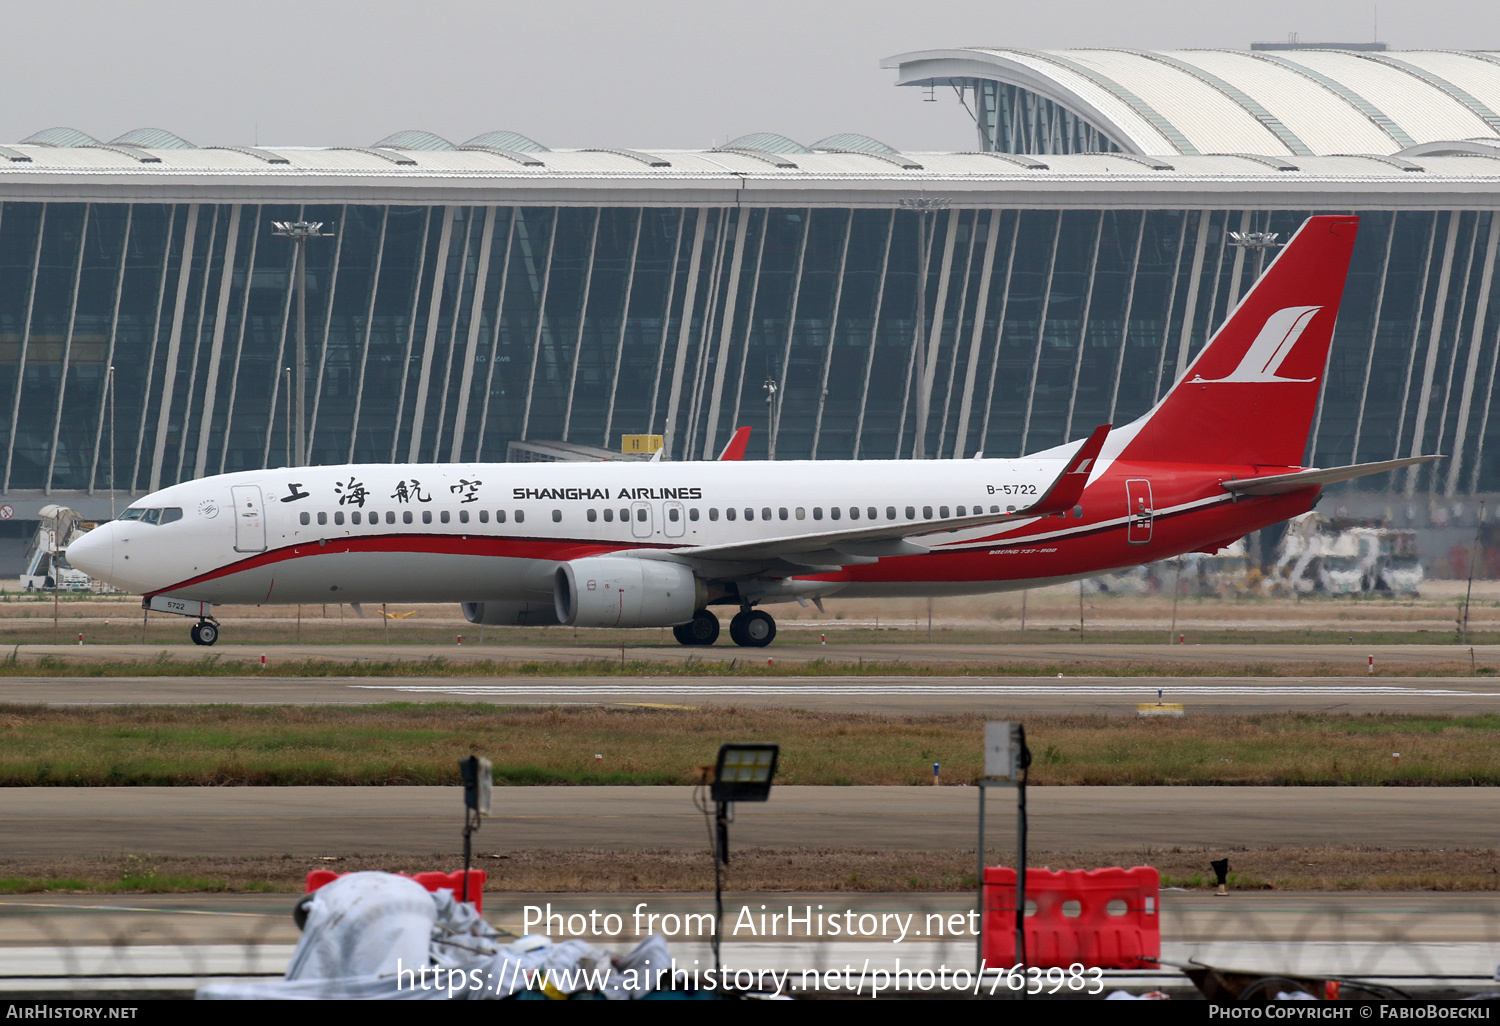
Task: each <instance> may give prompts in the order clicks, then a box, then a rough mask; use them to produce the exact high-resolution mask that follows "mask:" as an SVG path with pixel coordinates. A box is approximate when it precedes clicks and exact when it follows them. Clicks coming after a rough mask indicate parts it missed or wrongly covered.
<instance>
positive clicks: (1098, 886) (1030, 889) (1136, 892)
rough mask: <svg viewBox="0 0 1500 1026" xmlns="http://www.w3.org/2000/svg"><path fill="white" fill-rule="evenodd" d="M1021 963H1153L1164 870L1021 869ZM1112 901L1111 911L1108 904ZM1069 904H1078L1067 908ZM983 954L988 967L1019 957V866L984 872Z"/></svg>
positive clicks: (1157, 954) (1151, 965) (1046, 965)
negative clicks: (1024, 904) (1030, 906)
mask: <svg viewBox="0 0 1500 1026" xmlns="http://www.w3.org/2000/svg"><path fill="white" fill-rule="evenodd" d="M1026 898H1027V900H1028V901H1031V902H1034V903H1035V904H1036V911H1035V912H1034V913H1033V914H1029V915H1027V917H1026V964H1027V965H1034V966H1038V967H1040V968H1050V967H1052V966H1058V967H1061V968H1064V969H1066V968H1067V967H1068V966H1070V965H1072V964H1073V963H1075V962H1081V963H1082V964H1083V965H1085V966H1088V967H1090V968H1093V967H1096V966H1097V967H1098V968H1100V969H1154V968H1156V959H1158V958H1160V957H1161V875H1160V874H1159V873H1157V871H1156V870H1155V869H1153V868H1151V867H1150V866H1136V867H1135V868H1133V869H1119V868H1113V869H1091V870H1083V869H1065V870H1059V871H1058V872H1055V873H1054V872H1052V871H1051V870H1050V869H1028V870H1026ZM1111 902H1114V903H1115V906H1114V908H1113V910H1112V909H1111V908H1110V903H1111ZM1066 903H1076V904H1075V905H1071V906H1070V907H1064V906H1065V904H1066ZM981 954H982V955H983V957H984V960H985V962H986V963H987V964H988V965H990V966H1010V965H1014V964H1015V963H1016V962H1017V958H1016V871H1015V870H1014V869H1010V868H1008V867H1005V866H990V867H987V868H986V869H985V871H984V927H983V945H982V947H981Z"/></svg>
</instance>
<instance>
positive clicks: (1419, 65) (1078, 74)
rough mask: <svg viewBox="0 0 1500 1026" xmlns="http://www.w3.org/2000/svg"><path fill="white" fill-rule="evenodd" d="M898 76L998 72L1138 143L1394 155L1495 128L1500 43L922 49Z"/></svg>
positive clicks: (935, 79)
mask: <svg viewBox="0 0 1500 1026" xmlns="http://www.w3.org/2000/svg"><path fill="white" fill-rule="evenodd" d="M881 66H882V67H886V68H893V69H895V70H896V71H897V72H898V79H897V84H898V85H921V86H927V85H946V84H955V85H957V84H967V83H972V82H974V81H975V80H990V81H998V82H1002V83H1005V84H1007V85H1012V86H1016V87H1018V88H1021V89H1025V90H1027V91H1029V92H1032V93H1035V94H1036V95H1038V96H1041V97H1044V98H1046V99H1048V100H1051V101H1052V102H1054V103H1057V104H1059V105H1061V106H1063V107H1065V108H1067V109H1069V110H1071V111H1073V112H1074V113H1075V114H1077V115H1078V116H1079V117H1082V118H1083V119H1084V120H1086V121H1088V122H1089V123H1091V124H1093V125H1094V126H1095V127H1096V128H1098V129H1099V130H1100V131H1102V132H1103V133H1104V134H1105V135H1107V136H1109V138H1111V139H1112V140H1114V141H1115V142H1116V143H1117V144H1118V145H1119V146H1120V147H1121V148H1122V149H1124V150H1125V151H1127V152H1130V153H1149V154H1156V155H1176V154H1184V155H1192V154H1198V153H1205V154H1207V153H1255V154H1262V155H1265V156H1268V157H1303V156H1324V155H1333V154H1340V153H1368V154H1377V155H1383V156H1390V155H1393V154H1396V153H1398V152H1400V151H1403V150H1406V149H1409V148H1410V147H1412V146H1419V145H1422V144H1424V143H1429V142H1436V141H1440V140H1445V139H1500V113H1497V112H1500V52H1497V53H1490V52H1478V51H1475V52H1464V51H1452V50H1406V51H1389V52H1380V53H1377V52H1363V51H1359V52H1356V51H1351V50H1337V49H1327V50H1290V51H1275V52H1267V51H1237V50H1150V51H1148V50H1020V49H1010V48H1001V47H969V48H962V49H952V50H922V51H916V52H913V53H905V54H899V55H897V56H895V57H890V58H888V59H886V60H885V61H883V62H881Z"/></svg>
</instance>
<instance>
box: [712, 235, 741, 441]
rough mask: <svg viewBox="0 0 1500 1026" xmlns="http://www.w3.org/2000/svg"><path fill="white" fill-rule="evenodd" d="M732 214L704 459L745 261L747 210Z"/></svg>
mask: <svg viewBox="0 0 1500 1026" xmlns="http://www.w3.org/2000/svg"><path fill="white" fill-rule="evenodd" d="M735 215H736V216H735V221H734V255H733V256H732V257H730V260H729V284H728V286H727V288H726V289H725V293H724V316H723V319H722V320H721V321H720V322H719V355H718V358H717V359H716V360H715V361H714V385H713V394H712V395H711V396H710V397H709V400H708V422H707V423H706V424H705V425H704V428H703V458H704V459H713V458H714V456H715V454H716V449H715V446H716V444H717V442H718V440H719V439H718V433H719V414H720V411H721V409H722V407H723V403H724V378H725V376H726V375H727V374H728V371H729V354H730V351H731V349H730V347H731V344H732V343H733V341H734V316H735V313H736V312H737V310H738V306H739V296H740V273H741V271H742V270H743V269H744V265H745V237H746V236H748V235H749V234H750V232H749V231H748V229H749V227H750V211H749V210H746V209H745V208H744V207H736V208H735ZM705 344H706V343H705ZM731 433H732V432H731Z"/></svg>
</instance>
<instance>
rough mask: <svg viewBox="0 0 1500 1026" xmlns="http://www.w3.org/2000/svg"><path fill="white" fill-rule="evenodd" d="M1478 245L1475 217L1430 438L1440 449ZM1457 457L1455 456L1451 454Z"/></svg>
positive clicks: (1433, 481)
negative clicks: (1434, 426)
mask: <svg viewBox="0 0 1500 1026" xmlns="http://www.w3.org/2000/svg"><path fill="white" fill-rule="evenodd" d="M1478 246H1479V215H1478V214H1475V215H1474V229H1473V231H1471V232H1470V233H1469V245H1468V247H1467V249H1468V251H1467V253H1465V255H1464V256H1463V258H1462V263H1461V264H1460V265H1459V274H1460V275H1462V277H1461V278H1460V279H1459V280H1460V285H1459V289H1458V306H1457V312H1456V313H1455V314H1454V316H1453V345H1452V347H1451V348H1450V349H1449V350H1448V373H1447V374H1445V375H1444V377H1443V390H1442V398H1441V399H1439V400H1438V404H1437V411H1438V422H1437V432H1436V434H1434V435H1433V436H1432V443H1431V444H1432V445H1434V446H1436V447H1437V448H1439V449H1441V448H1443V447H1444V444H1445V442H1444V440H1445V439H1446V438H1447V435H1448V412H1449V410H1450V409H1452V406H1453V378H1454V375H1455V374H1456V373H1457V371H1458V354H1459V351H1460V350H1461V349H1462V348H1463V337H1462V336H1463V330H1464V311H1465V310H1466V309H1468V305H1469V285H1470V283H1471V282H1473V280H1474V255H1475V252H1476V250H1477V249H1478ZM1454 458H1455V459H1456V458H1457V454H1456V453H1455V454H1454ZM1428 482H1429V491H1431V493H1432V495H1433V496H1436V495H1437V493H1438V474H1437V468H1436V467H1433V468H1432V476H1431V477H1430V478H1429V479H1428Z"/></svg>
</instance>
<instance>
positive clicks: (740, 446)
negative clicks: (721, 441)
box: [716, 424, 750, 515]
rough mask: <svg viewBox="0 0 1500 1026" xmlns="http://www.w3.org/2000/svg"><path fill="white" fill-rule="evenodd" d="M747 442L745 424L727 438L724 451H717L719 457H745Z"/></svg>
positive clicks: (747, 426) (748, 437)
mask: <svg viewBox="0 0 1500 1026" xmlns="http://www.w3.org/2000/svg"><path fill="white" fill-rule="evenodd" d="M749 444H750V425H749V424H746V425H745V426H744V427H742V428H740V429H739V430H737V431H735V433H734V435H733V436H732V437H731V438H730V439H729V442H728V444H726V445H725V446H724V451H723V452H721V453H719V459H721V460H742V459H744V458H745V448H746V447H747V446H748V445H749ZM716 515H717V514H716Z"/></svg>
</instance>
